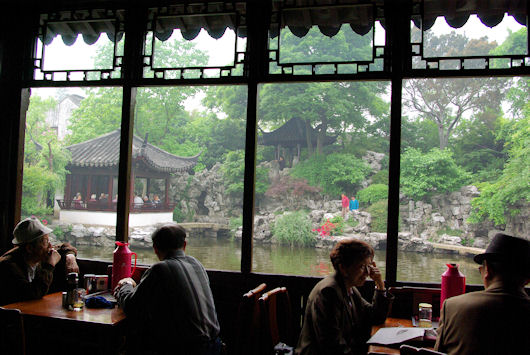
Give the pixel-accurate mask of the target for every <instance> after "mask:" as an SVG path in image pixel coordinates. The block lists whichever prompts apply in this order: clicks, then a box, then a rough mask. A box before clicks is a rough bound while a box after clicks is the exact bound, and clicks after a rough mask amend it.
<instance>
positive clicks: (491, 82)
mask: <svg viewBox="0 0 530 355" xmlns="http://www.w3.org/2000/svg"><path fill="white" fill-rule="evenodd" d="M424 41H425V47H426V48H427V50H426V55H427V56H429V55H437V56H440V55H445V56H454V55H460V56H462V55H474V54H482V55H483V54H485V53H488V52H489V51H490V50H491V49H493V48H494V47H495V46H496V43H495V42H493V43H490V42H488V40H487V38H486V37H484V38H481V39H471V40H470V39H468V38H466V37H465V36H463V35H459V34H456V33H454V32H451V33H450V34H446V35H441V36H438V37H434V36H426V37H425V39H424ZM468 65H471V64H468ZM466 68H469V67H466ZM503 88H504V81H503V80H499V79H497V78H466V79H410V80H408V81H407V83H406V85H405V86H404V91H403V94H404V97H403V103H404V105H405V106H406V107H407V108H408V109H409V110H410V111H412V112H415V113H417V114H418V115H419V117H420V118H421V119H422V120H429V121H432V122H434V123H435V124H436V127H437V129H438V139H439V148H440V149H442V150H443V149H445V148H446V147H447V146H448V145H449V141H450V139H451V137H452V135H453V133H454V130H455V129H456V127H457V126H458V125H459V124H460V122H461V121H462V120H463V119H465V117H466V116H469V115H472V114H477V113H478V112H482V111H484V110H487V109H489V110H494V111H498V110H499V107H500V103H501V99H502V95H501V94H502V93H503Z"/></svg>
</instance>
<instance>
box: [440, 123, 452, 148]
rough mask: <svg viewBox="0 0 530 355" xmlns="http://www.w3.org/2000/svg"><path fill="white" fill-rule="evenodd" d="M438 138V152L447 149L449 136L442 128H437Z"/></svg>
mask: <svg viewBox="0 0 530 355" xmlns="http://www.w3.org/2000/svg"><path fill="white" fill-rule="evenodd" d="M438 138H439V139H440V150H444V149H445V147H447V143H448V141H449V135H448V134H447V133H446V132H445V130H444V127H443V126H438Z"/></svg>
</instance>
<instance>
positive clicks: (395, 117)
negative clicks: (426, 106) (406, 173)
mask: <svg viewBox="0 0 530 355" xmlns="http://www.w3.org/2000/svg"><path fill="white" fill-rule="evenodd" d="M410 13H411V4H410V1H409V0H399V1H394V2H387V4H385V17H386V21H387V22H386V23H387V32H386V41H387V43H389V44H390V48H391V50H390V52H391V62H390V63H385V64H386V65H389V64H390V65H391V68H392V80H391V85H392V91H391V92H392V94H391V103H390V157H389V169H388V181H389V183H388V220H387V242H386V275H385V279H386V282H387V284H388V285H394V284H395V283H396V279H397V250H398V228H399V227H398V220H399V174H400V148H401V95H402V85H403V71H404V67H405V66H407V64H406V63H409V65H410V60H405V58H407V56H408V57H409V58H410V53H411V50H410Z"/></svg>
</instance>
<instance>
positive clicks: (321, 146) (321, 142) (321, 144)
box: [317, 118, 328, 154]
mask: <svg viewBox="0 0 530 355" xmlns="http://www.w3.org/2000/svg"><path fill="white" fill-rule="evenodd" d="M327 130H328V121H327V120H326V119H325V118H323V119H322V124H321V125H320V131H318V137H317V152H318V154H322V153H323V149H324V140H325V139H326V131H327Z"/></svg>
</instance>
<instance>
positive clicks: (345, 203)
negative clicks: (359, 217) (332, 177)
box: [342, 194, 350, 219]
mask: <svg viewBox="0 0 530 355" xmlns="http://www.w3.org/2000/svg"><path fill="white" fill-rule="evenodd" d="M349 205H350V199H349V198H348V196H346V195H345V194H342V219H345V218H346V213H347V212H348V207H349Z"/></svg>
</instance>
